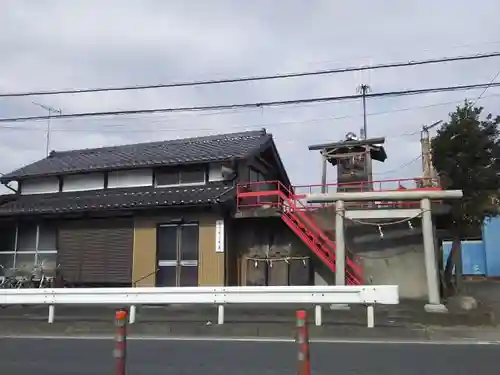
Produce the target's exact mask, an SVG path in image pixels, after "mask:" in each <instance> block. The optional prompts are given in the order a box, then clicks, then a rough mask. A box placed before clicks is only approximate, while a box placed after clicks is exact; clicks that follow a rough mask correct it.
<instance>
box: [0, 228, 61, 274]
mask: <svg viewBox="0 0 500 375" xmlns="http://www.w3.org/2000/svg"><path fill="white" fill-rule="evenodd" d="M0 245H1V247H0V265H1V266H2V267H3V268H4V269H9V268H14V269H16V270H23V271H24V270H26V271H31V270H32V269H33V267H34V266H35V264H42V265H43V266H44V269H45V270H55V267H56V257H57V229H56V228H55V226H52V225H49V224H35V223H19V224H17V225H12V226H10V227H3V228H1V232H0ZM0 276H1V275H0Z"/></svg>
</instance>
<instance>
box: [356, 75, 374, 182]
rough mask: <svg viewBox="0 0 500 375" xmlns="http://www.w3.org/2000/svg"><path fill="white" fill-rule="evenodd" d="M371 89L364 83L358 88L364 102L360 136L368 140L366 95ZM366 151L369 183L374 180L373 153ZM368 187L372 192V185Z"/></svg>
mask: <svg viewBox="0 0 500 375" xmlns="http://www.w3.org/2000/svg"><path fill="white" fill-rule="evenodd" d="M370 90H371V88H370V86H369V85H367V84H365V83H362V84H361V85H359V86H358V92H360V93H361V96H362V102H363V129H362V130H363V131H362V132H361V134H360V136H361V137H360V138H361V139H367V138H368V129H367V121H366V94H367V93H368V92H370ZM365 147H367V149H366V153H365V155H364V156H365V168H366V173H367V177H368V181H372V180H373V171H372V158H371V153H370V150H369V148H368V146H365ZM367 187H368V188H369V189H370V190H371V189H372V188H373V187H372V186H371V184H370V185H367Z"/></svg>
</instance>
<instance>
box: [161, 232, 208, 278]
mask: <svg viewBox="0 0 500 375" xmlns="http://www.w3.org/2000/svg"><path fill="white" fill-rule="evenodd" d="M198 233H199V228H198V224H194V223H187V224H161V225H160V226H159V227H158V237H157V238H158V239H157V255H156V259H157V262H158V273H157V275H156V286H198Z"/></svg>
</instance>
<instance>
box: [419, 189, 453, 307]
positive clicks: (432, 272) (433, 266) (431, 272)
mask: <svg viewBox="0 0 500 375" xmlns="http://www.w3.org/2000/svg"><path fill="white" fill-rule="evenodd" d="M420 208H421V209H422V233H423V237H424V256H425V271H426V276H427V291H428V295H429V303H428V304H427V305H425V310H426V311H427V312H447V311H448V310H447V309H446V307H445V306H444V305H443V304H441V298H440V295H439V277H438V270H437V262H436V259H437V258H436V247H435V244H436V243H435V241H434V228H433V226H432V212H431V201H430V199H429V198H425V199H422V200H421V202H420Z"/></svg>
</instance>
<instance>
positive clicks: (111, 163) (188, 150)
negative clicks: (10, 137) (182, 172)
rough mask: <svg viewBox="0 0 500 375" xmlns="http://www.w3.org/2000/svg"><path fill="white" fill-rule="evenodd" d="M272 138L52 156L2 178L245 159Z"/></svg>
mask: <svg viewBox="0 0 500 375" xmlns="http://www.w3.org/2000/svg"><path fill="white" fill-rule="evenodd" d="M271 140H272V135H271V134H268V133H266V131H265V129H262V130H260V131H248V132H241V133H231V134H221V135H213V136H207V137H196V138H185V139H176V140H170V141H162V142H153V143H137V144H131V145H124V146H114V147H102V148H93V149H84V150H72V151H61V152H54V151H53V152H52V153H51V154H50V156H48V157H46V158H44V159H41V160H39V161H37V162H35V163H32V164H29V165H27V166H24V167H22V168H20V169H18V170H15V171H13V172H11V173H8V174H6V175H4V176H2V177H1V178H0V181H2V182H8V181H11V180H15V179H20V178H26V177H35V176H50V175H58V174H67V173H79V172H90V171H102V170H112V169H125V168H140V167H148V166H155V165H182V164H190V163H199V162H216V161H226V160H231V159H244V158H247V157H249V156H251V155H252V154H253V153H255V152H258V151H259V150H260V149H261V148H262V147H263V146H264V145H265V144H267V142H270V141H271Z"/></svg>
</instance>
